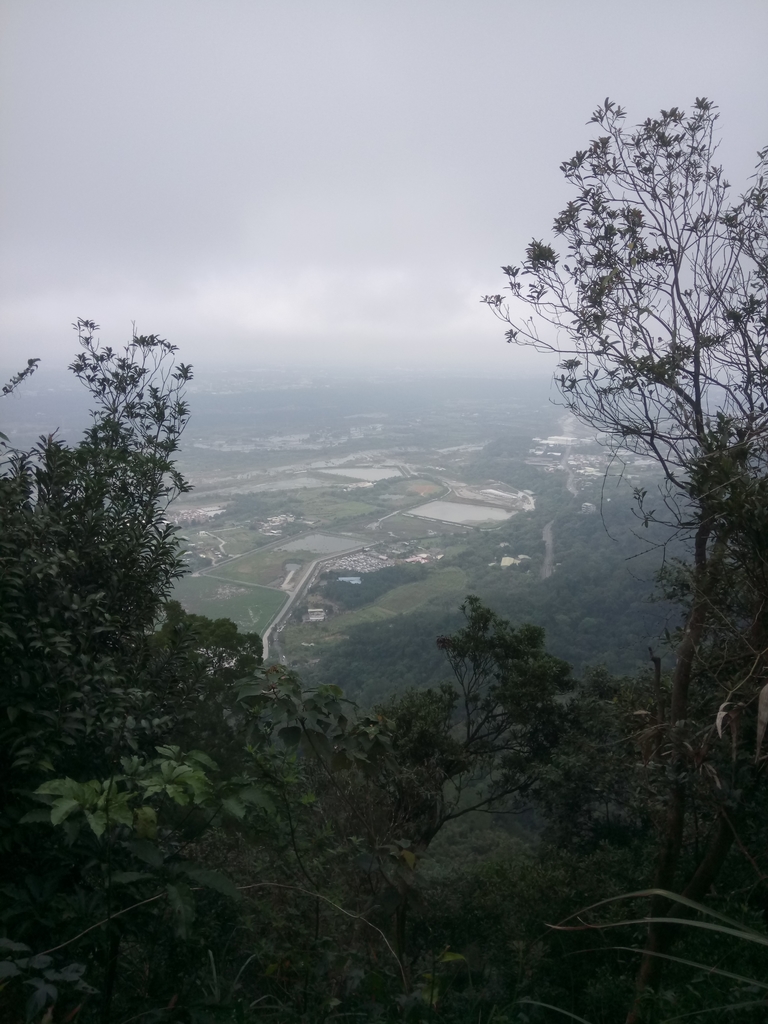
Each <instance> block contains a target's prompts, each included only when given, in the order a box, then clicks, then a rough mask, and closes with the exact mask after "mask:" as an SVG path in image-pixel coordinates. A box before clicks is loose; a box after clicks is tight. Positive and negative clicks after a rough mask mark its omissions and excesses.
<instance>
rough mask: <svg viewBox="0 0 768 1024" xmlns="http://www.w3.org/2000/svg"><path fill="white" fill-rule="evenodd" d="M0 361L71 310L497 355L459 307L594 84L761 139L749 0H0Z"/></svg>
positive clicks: (317, 353)
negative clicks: (701, 106) (704, 115)
mask: <svg viewBox="0 0 768 1024" xmlns="http://www.w3.org/2000/svg"><path fill="white" fill-rule="evenodd" d="M0 19H1V20H0V87H1V88H0V129H1V133H2V150H1V152H0V185H1V186H2V198H1V199H0V202H1V204H2V205H1V206H0V218H1V224H0V228H1V233H0V273H1V274H2V281H1V282H0V331H1V334H0V338H2V341H1V344H2V354H1V355H0V361H1V362H2V363H3V364H6V365H7V364H9V363H11V364H13V363H15V362H19V360H20V359H24V358H26V357H27V356H30V355H41V356H43V357H45V358H47V359H48V361H49V363H50V362H53V363H56V364H63V363H64V362H66V361H67V360H68V359H69V358H70V357H71V354H72V352H73V348H74V345H73V341H74V338H73V335H72V332H71V331H70V329H69V324H70V322H71V321H72V319H73V318H75V317H76V316H86V317H92V318H94V319H96V320H98V322H99V323H100V324H101V325H102V336H103V338H104V339H105V340H106V341H108V342H110V343H113V344H116V343H119V342H121V341H123V340H127V338H128V337H129V335H130V331H131V321H134V320H135V321H136V324H137V328H138V329H139V330H141V331H144V332H156V333H160V334H162V335H164V336H165V337H168V338H169V339H170V340H172V341H173V342H175V343H176V344H178V345H179V347H180V349H181V352H182V355H183V356H184V357H185V358H187V359H189V360H191V361H193V362H197V363H198V364H208V365H212V364H214V363H216V362H222V363H227V364H234V363H236V362H238V361H241V362H242V363H244V364H247V365H260V364H264V363H298V364H305V365H307V366H310V365H314V364H319V363H324V364H327V365H335V364H337V363H339V362H341V363H345V364H346V365H348V366H356V365H359V366H360V367H361V368H364V367H366V366H368V365H385V364H386V365H392V364H397V365H402V366H409V365H421V366H423V365H425V364H428V363H430V362H438V363H440V364H441V365H444V366H454V367H458V366H461V365H462V364H467V365H472V364H474V365H475V366H481V367H483V368H484V369H492V370H494V369H496V368H498V370H499V371H506V372H509V371H510V370H511V369H512V368H514V367H518V368H519V369H521V370H523V369H525V368H527V367H530V366H532V365H533V364H532V362H531V360H533V359H535V357H534V356H532V355H525V356H521V355H520V354H515V353H513V352H512V351H510V349H509V348H508V347H507V346H505V344H504V342H503V340H502V335H503V332H502V330H501V328H500V326H499V324H498V323H497V322H495V321H494V320H493V318H492V317H491V315H490V313H489V312H488V311H487V310H486V309H485V308H484V307H482V306H480V304H479V302H478V298H479V296H480V295H481V294H482V293H485V292H492V291H497V290H499V289H500V287H501V285H502V283H503V282H502V276H501V274H500V272H499V267H500V265H502V264H504V263H509V262H513V261H515V260H517V259H519V258H520V255H521V253H522V249H523V247H524V245H525V243H526V241H527V240H528V238H530V237H531V236H532V235H536V236H541V235H544V234H546V232H547V231H548V229H549V226H550V224H551V221H552V217H553V216H554V214H555V213H556V212H557V210H558V209H559V208H560V207H561V206H562V205H563V204H564V202H565V201H566V199H567V198H568V192H567V189H566V187H565V185H564V183H563V182H562V178H561V175H560V172H559V170H558V166H559V164H560V162H561V161H562V160H563V159H565V158H567V157H569V156H570V155H572V153H573V151H574V150H575V149H576V148H578V147H582V146H583V145H584V143H585V142H586V141H587V140H588V139H589V137H590V129H589V128H588V127H587V126H586V124H585V122H586V121H587V120H588V118H589V115H590V113H591V111H592V110H593V109H594V107H595V106H596V105H597V104H598V103H599V102H601V101H602V100H603V99H604V98H605V97H606V96H610V97H611V98H613V99H615V100H617V101H618V102H620V103H621V104H622V105H623V106H625V107H627V108H628V113H629V116H630V120H632V121H639V120H642V119H643V118H645V117H646V116H649V115H651V114H654V113H655V112H657V111H658V109H659V108H660V107H662V106H663V107H668V106H672V105H678V106H685V105H687V104H689V103H690V102H691V101H692V100H693V98H694V97H695V96H702V95H703V96H708V97H710V98H712V99H714V100H715V101H716V102H717V103H718V104H719V106H720V108H721V119H722V120H721V124H722V140H723V141H722V150H721V152H722V157H723V162H724V163H725V164H726V167H727V169H728V174H729V177H730V179H731V180H732V181H733V183H734V185H739V184H743V183H744V182H745V181H746V178H747V176H748V174H749V173H750V171H751V169H752V167H753V164H754V156H755V152H756V150H757V149H758V148H760V147H762V146H764V145H766V144H768V61H767V60H766V59H765V41H766V39H768V3H766V0H729V2H728V3H726V2H724V0H719V2H713V0H663V2H656V0H635V2H631V3H630V2H624V0H580V2H575V0H571V2H566V0H535V2H534V0H525V2H521V0H0Z"/></svg>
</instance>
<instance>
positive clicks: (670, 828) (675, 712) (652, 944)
mask: <svg viewBox="0 0 768 1024" xmlns="http://www.w3.org/2000/svg"><path fill="white" fill-rule="evenodd" d="M709 535H710V528H709V526H708V525H707V524H706V523H705V524H702V525H701V526H699V528H698V530H697V531H696V537H695V546H694V565H695V570H694V581H695V590H694V596H693V603H692V605H691V610H690V612H689V613H688V621H687V623H686V626H685V633H684V635H683V639H682V641H681V642H680V646H679V647H678V650H677V662H676V664H675V671H674V673H673V676H672V699H671V705H670V714H669V729H670V736H671V739H672V757H671V765H670V766H671V768H672V771H673V772H674V773H675V775H676V776H678V773H679V771H680V769H681V767H682V760H683V752H682V743H681V739H680V728H681V726H680V725H679V724H678V723H681V722H683V721H685V719H686V718H687V715H688V691H689V689H690V685H691V679H692V676H693V667H694V662H695V658H696V650H697V648H698V646H699V643H700V642H701V639H702V636H703V634H704V626H705V624H706V618H707V601H706V594H705V589H706V588H705V582H706V569H707V541H708V540H709ZM685 811H686V792H685V783H684V782H683V781H681V780H680V778H679V776H678V777H676V778H675V780H674V782H673V783H672V790H671V792H670V794H669V801H668V804H667V815H666V821H665V824H664V831H663V836H662V840H661V849H660V850H659V857H658V860H657V862H656V873H655V876H654V879H653V888H654V889H667V890H673V889H674V881H675V873H676V871H677V864H678V860H679V858H680V850H681V849H682V845H683V830H684V826H685ZM705 860H706V857H705ZM703 863H704V862H702V864H703ZM718 870H719V868H718ZM713 880H714V876H713V878H712V879H710V881H709V882H708V884H707V889H708V888H709V885H711V884H712V881H713ZM668 910H669V900H667V899H665V898H664V897H663V896H654V897H653V898H652V899H651V906H650V914H649V916H650V917H664V916H665V915H666V914H667V912H668ZM670 934H671V933H670V925H667V924H662V923H650V924H649V925H648V937H647V940H646V944H645V949H644V951H643V958H642V960H641V961H640V968H639V970H638V972H637V979H636V982H635V999H634V1003H633V1006H632V1009H631V1010H630V1011H629V1014H628V1016H627V1024H638V1021H639V1020H640V1017H639V1001H640V998H641V996H642V993H643V992H645V990H646V989H648V988H656V987H657V986H658V983H659V980H660V978H661V973H662V967H663V963H664V961H663V960H662V958H661V957H660V956H658V955H656V954H658V953H661V952H664V951H665V950H666V949H667V948H669V945H671V939H670Z"/></svg>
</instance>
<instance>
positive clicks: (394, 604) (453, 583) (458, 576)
mask: <svg viewBox="0 0 768 1024" xmlns="http://www.w3.org/2000/svg"><path fill="white" fill-rule="evenodd" d="M466 587H467V576H466V573H465V572H464V571H463V570H462V569H459V568H457V567H455V566H447V567H446V568H445V569H439V568H435V569H433V570H431V571H430V573H429V575H428V576H427V578H426V579H425V580H419V581H418V582H416V583H406V584H404V585H403V586H401V587H396V588H395V589H393V590H389V591H387V593H386V594H383V595H382V596H381V597H380V598H378V599H377V600H376V601H374V602H373V603H372V604H369V605H366V606H365V607H364V608H359V609H357V610H356V611H352V612H346V613H344V614H342V615H336V616H333V617H332V618H330V619H327V620H326V621H325V622H312V623H301V624H293V623H292V624H291V625H289V626H286V628H285V629H284V630H283V632H282V633H281V635H280V644H281V646H282V648H283V649H284V650H285V652H286V653H287V654H288V655H299V654H303V655H304V656H306V654H307V651H306V648H304V649H302V644H308V643H315V644H317V645H322V644H328V643H334V642H336V641H338V640H343V639H346V631H347V630H349V629H350V628H352V627H353V626H357V625H359V624H360V623H366V622H381V621H383V620H385V619H390V618H393V617H395V616H397V615H404V614H409V613H411V612H413V611H416V610H417V609H421V608H424V607H426V606H427V605H432V604H437V605H443V604H444V605H447V606H450V607H453V606H454V605H458V604H460V603H461V601H462V600H463V599H464V597H465V596H466Z"/></svg>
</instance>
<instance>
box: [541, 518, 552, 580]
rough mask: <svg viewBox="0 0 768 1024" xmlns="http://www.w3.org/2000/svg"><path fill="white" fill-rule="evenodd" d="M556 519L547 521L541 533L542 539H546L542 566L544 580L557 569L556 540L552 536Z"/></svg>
mask: <svg viewBox="0 0 768 1024" xmlns="http://www.w3.org/2000/svg"><path fill="white" fill-rule="evenodd" d="M553 523H554V520H551V521H550V522H548V523H547V525H546V526H545V527H544V529H543V530H542V533H541V539H542V540H543V541H544V548H545V550H544V564H543V565H542V567H541V578H542V579H543V580H546V579H549V577H550V576H551V575H552V573H553V572H554V571H555V541H554V537H553V536H552V525H553Z"/></svg>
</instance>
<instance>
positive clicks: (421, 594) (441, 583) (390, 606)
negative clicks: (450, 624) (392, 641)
mask: <svg viewBox="0 0 768 1024" xmlns="http://www.w3.org/2000/svg"><path fill="white" fill-rule="evenodd" d="M466 585H467V576H466V573H465V572H464V570H463V569H459V568H457V567H456V566H447V567H446V568H445V569H435V570H433V571H432V572H431V573H430V574H429V576H427V578H426V579H425V580H419V581H418V582H416V583H406V584H405V585H404V586H402V587H396V588H395V589H394V590H390V591H388V592H387V593H386V594H383V595H382V596H381V597H380V598H379V599H378V600H377V601H376V602H375V605H374V607H378V608H381V609H384V610H385V611H389V612H392V613H393V614H395V615H400V614H402V613H403V612H412V611H414V610H415V609H416V608H421V607H422V606H423V605H425V604H431V603H432V602H433V601H436V600H440V599H450V600H454V599H455V598H457V597H458V598H459V599H461V598H463V597H464V596H465V594H464V591H465V589H466Z"/></svg>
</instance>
